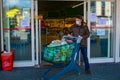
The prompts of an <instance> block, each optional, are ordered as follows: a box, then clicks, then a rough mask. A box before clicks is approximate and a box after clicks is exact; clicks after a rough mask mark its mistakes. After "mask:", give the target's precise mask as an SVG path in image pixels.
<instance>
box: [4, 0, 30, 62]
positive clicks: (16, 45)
mask: <svg viewBox="0 0 120 80" xmlns="http://www.w3.org/2000/svg"><path fill="white" fill-rule="evenodd" d="M30 15H31V0H3V18H2V20H3V33H4V45H5V47H4V49H5V50H6V51H10V50H11V49H14V50H15V60H16V61H20V60H31V58H32V57H31V56H32V55H31V21H30V19H31V17H30Z"/></svg>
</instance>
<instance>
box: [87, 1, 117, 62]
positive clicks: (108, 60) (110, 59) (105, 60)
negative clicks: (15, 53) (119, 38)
mask: <svg viewBox="0 0 120 80" xmlns="http://www.w3.org/2000/svg"><path fill="white" fill-rule="evenodd" d="M91 1H105V0H88V27H89V30H90V9H91V6H90V4H91ZM106 1H110V2H114V3H115V0H106ZM106 1H105V2H106ZM114 32H115V30H114ZM114 36H115V35H114ZM114 42H115V40H114ZM114 46H115V45H114ZM114 51H115V49H113V52H114ZM113 52H112V53H113ZM115 54H116V53H115ZM113 55H114V53H113ZM88 58H89V61H90V63H106V62H115V60H114V59H115V58H116V56H113V57H112V58H90V38H88Z"/></svg>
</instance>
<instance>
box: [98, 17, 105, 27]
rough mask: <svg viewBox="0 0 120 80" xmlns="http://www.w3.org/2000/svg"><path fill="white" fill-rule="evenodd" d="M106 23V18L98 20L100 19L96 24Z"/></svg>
mask: <svg viewBox="0 0 120 80" xmlns="http://www.w3.org/2000/svg"><path fill="white" fill-rule="evenodd" d="M106 23H107V20H106V18H100V19H98V24H99V25H106Z"/></svg>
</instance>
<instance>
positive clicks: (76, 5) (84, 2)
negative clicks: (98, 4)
mask: <svg viewBox="0 0 120 80" xmlns="http://www.w3.org/2000/svg"><path fill="white" fill-rule="evenodd" d="M85 3H86V2H82V3H80V4H77V5H74V6H73V7H72V8H76V7H78V6H81V5H83V4H85Z"/></svg>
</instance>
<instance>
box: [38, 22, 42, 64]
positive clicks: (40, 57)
mask: <svg viewBox="0 0 120 80" xmlns="http://www.w3.org/2000/svg"><path fill="white" fill-rule="evenodd" d="M38 38H39V39H40V40H39V45H40V47H39V52H40V55H39V60H40V61H39V64H40V65H41V63H42V54H41V46H42V45H41V20H39V37H38Z"/></svg>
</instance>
